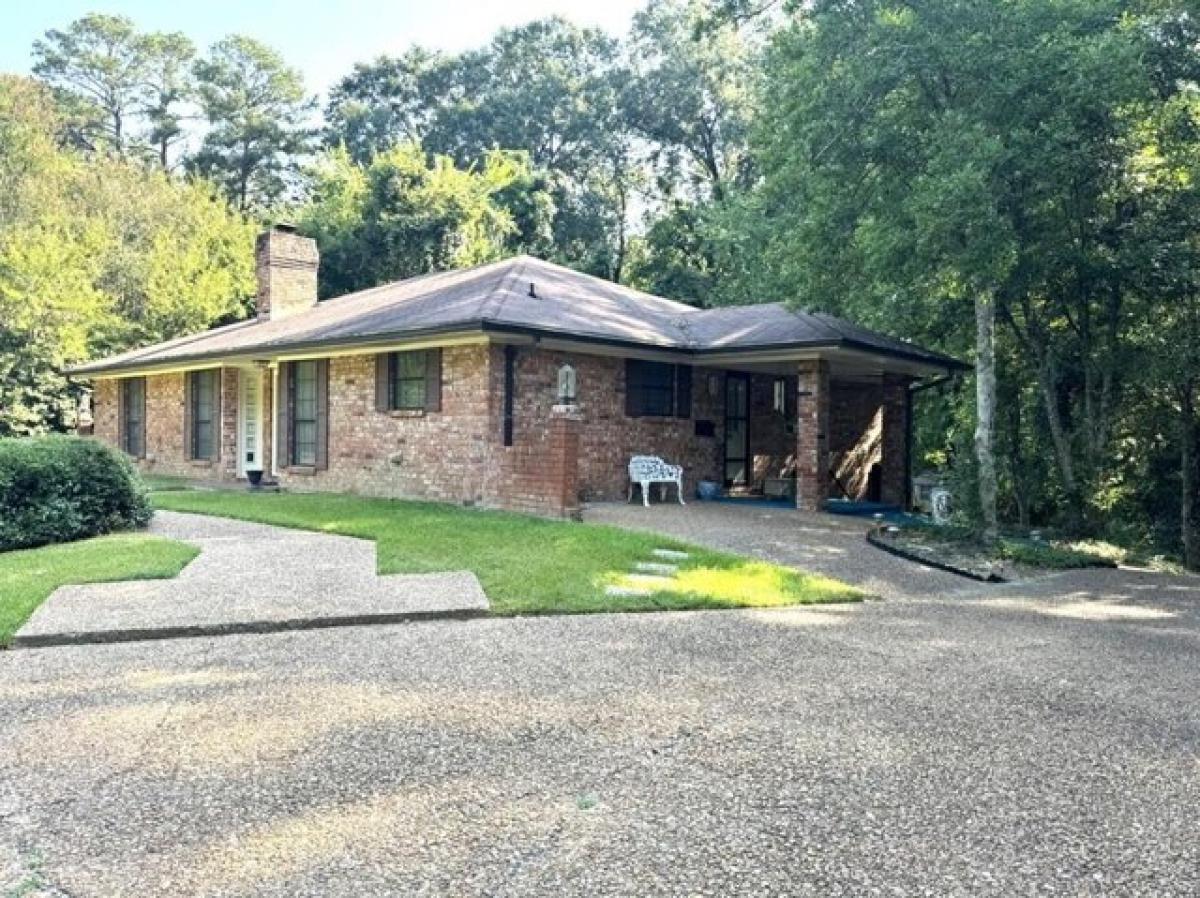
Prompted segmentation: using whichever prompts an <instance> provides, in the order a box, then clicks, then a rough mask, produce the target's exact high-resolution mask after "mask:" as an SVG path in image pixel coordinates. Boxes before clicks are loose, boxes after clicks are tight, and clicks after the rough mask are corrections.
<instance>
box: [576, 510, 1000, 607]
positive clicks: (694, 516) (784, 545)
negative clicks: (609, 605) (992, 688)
mask: <svg viewBox="0 0 1200 898" xmlns="http://www.w3.org/2000/svg"><path fill="white" fill-rule="evenodd" d="M583 518H584V520H585V521H589V522H594V523H599V524H613V525H615V526H618V527H626V528H629V529H632V530H648V531H651V532H654V533H662V534H665V535H667V536H672V537H675V538H677V539H682V540H686V541H688V542H694V543H698V544H700V545H703V546H710V547H712V548H714V549H722V550H724V551H727V552H737V553H739V554H742V555H749V556H751V557H753V558H761V559H763V560H765V561H770V562H773V563H775V564H784V565H788V566H790V567H795V568H801V569H803V570H807V571H813V572H815V573H820V574H827V575H829V576H831V577H836V578H838V579H839V580H843V581H845V582H847V583H852V584H854V585H855V586H858V587H861V588H862V589H865V590H866V591H868V592H870V593H872V594H873V595H877V596H880V597H882V598H886V599H923V598H929V597H932V596H944V595H946V594H947V593H951V592H961V591H965V590H969V589H975V590H977V589H978V587H979V584H974V583H971V581H968V580H965V579H963V578H962V577H958V576H955V575H954V574H949V573H946V572H944V571H938V570H934V569H932V568H925V567H922V566H920V565H918V564H914V563H913V562H910V561H905V560H903V559H900V558H896V557H895V556H893V555H889V554H888V553H886V552H883V551H881V550H879V549H876V548H875V547H874V546H872V545H870V544H869V543H868V542H867V541H866V538H865V534H866V531H867V528H868V526H869V521H866V520H863V519H861V518H853V517H844V516H838V515H832V514H824V513H814V512H804V511H797V510H796V509H795V508H792V507H790V506H789V505H778V504H774V505H765V504H764V503H762V502H753V501H749V500H747V501H741V500H731V501H720V502H700V501H689V503H688V504H687V505H686V506H680V505H677V504H675V503H674V502H665V503H662V504H652V505H651V506H650V507H649V508H645V507H643V506H642V504H641V502H640V501H639V502H636V503H632V504H625V503H619V502H598V503H593V504H590V505H587V506H586V507H585V508H584V510H583Z"/></svg>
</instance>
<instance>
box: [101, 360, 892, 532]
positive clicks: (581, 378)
mask: <svg viewBox="0 0 1200 898" xmlns="http://www.w3.org/2000/svg"><path fill="white" fill-rule="evenodd" d="M564 363H570V364H571V365H572V366H573V367H574V368H575V370H576V374H577V401H576V406H575V409H574V412H573V418H574V419H577V420H573V419H572V416H568V417H566V418H564V416H563V415H562V414H561V412H560V413H556V412H555V410H554V406H555V404H556V402H557V380H558V370H559V367H560V366H561V365H562V364H564ZM805 370H806V371H807V372H808V373H807V374H806V375H805V376H804V377H801V378H799V379H797V378H796V377H790V378H788V380H787V383H788V389H789V390H790V391H796V390H798V388H799V387H800V386H801V384H802V383H803V384H807V385H808V386H806V387H805V388H806V389H808V388H810V387H812V386H815V385H816V384H818V383H821V384H824V385H826V389H827V392H826V393H825V394H824V396H823V397H808V398H806V397H798V407H799V410H800V415H801V418H802V421H808V422H809V424H810V426H809V427H807V428H806V427H803V426H802V427H801V428H800V430H799V432H798V434H797V433H788V421H787V419H786V418H785V417H784V416H783V415H781V414H779V413H778V412H776V411H774V409H773V383H774V380H775V378H774V377H773V376H770V375H755V376H754V377H753V378H752V381H751V422H750V440H751V451H752V452H753V454H754V455H755V476H756V481H757V485H760V486H761V480H762V478H763V477H765V476H778V475H779V474H780V473H783V472H785V471H786V470H787V469H788V467H789V465H790V463H791V462H792V461H793V460H802V459H803V453H804V452H805V451H808V452H810V462H811V461H812V460H813V458H812V457H813V456H815V453H816V451H818V450H819V451H820V452H821V453H830V452H832V453H833V457H834V459H835V460H836V459H837V458H838V457H839V454H841V455H845V454H846V453H847V451H848V450H849V449H853V448H855V447H860V448H861V447H862V446H866V447H867V449H866V451H864V452H863V453H860V456H856V458H858V459H859V460H858V461H856V463H855V464H856V465H857V467H856V468H855V470H854V471H853V472H850V473H848V474H847V475H845V476H842V475H839V477H840V478H841V479H842V480H843V482H847V481H849V482H852V483H855V484H860V485H861V488H862V489H865V484H866V480H865V478H866V473H865V472H866V470H868V469H869V466H870V464H871V463H874V461H877V460H880V458H881V457H882V460H883V465H884V483H883V489H884V497H885V499H887V500H888V501H899V500H900V498H902V496H903V485H904V474H903V472H904V463H905V460H904V457H903V452H904V429H903V423H904V422H903V414H904V406H903V400H904V389H905V388H906V384H905V381H903V380H902V379H893V380H888V381H886V382H884V383H883V384H882V385H878V386H872V385H869V384H868V385H858V384H853V385H851V384H845V385H842V384H837V383H834V384H833V385H832V386H829V385H828V370H827V368H825V367H824V366H822V367H821V368H819V369H818V368H815V367H813V366H809V367H808V368H807V369H805ZM818 371H819V372H820V374H819V375H818V373H817V372H818ZM516 375H517V378H516V384H517V386H516V396H515V406H514V434H513V436H514V440H513V445H512V446H504V445H502V432H503V407H502V403H503V394H504V391H503V384H504V350H503V347H501V346H485V345H483V344H479V345H472V346H458V347H446V348H445V349H444V350H443V355H442V406H441V410H440V411H437V412H428V413H419V412H418V413H414V412H379V411H376V409H375V357H374V356H373V355H362V356H345V357H339V358H333V359H330V361H329V464H328V468H327V469H326V470H323V471H318V472H315V473H301V472H297V471H288V470H287V469H286V467H285V466H284V465H280V468H281V473H280V475H279V480H280V481H281V483H282V484H283V486H285V487H286V488H288V489H293V490H331V491H338V492H354V493H362V494H366V495H380V496H397V497H410V498H421V499H430V500H435V501H441V502H451V503H455V504H472V505H474V504H478V505H484V506H495V507H503V508H510V509H515V510H520V511H528V512H533V513H541V514H563V513H570V511H571V510H572V508H573V507H574V506H575V505H576V504H577V498H578V497H579V496H580V495H582V496H583V497H585V498H588V499H600V500H620V499H624V498H625V496H626V494H627V490H628V475H627V469H626V466H627V464H628V461H629V457H630V456H631V455H635V454H651V455H660V456H662V457H663V458H665V459H666V460H668V461H669V462H672V463H675V464H682V465H683V466H684V472H685V473H684V477H685V488H686V491H687V493H688V494H689V495H690V494H693V493H694V490H695V487H696V482H697V481H698V480H699V479H701V478H712V479H716V480H718V481H719V480H720V479H721V470H720V465H721V460H722V435H723V431H724V396H725V378H724V373H723V372H720V371H714V370H711V369H703V368H695V369H693V371H692V376H693V383H692V416H691V417H690V418H686V419H679V418H649V417H642V418H630V417H627V416H626V414H625V362H624V360H623V359H620V358H609V357H604V356H588V355H580V354H575V353H564V352H555V351H550V350H545V349H540V348H535V347H521V348H520V349H519V352H518V356H517V369H516ZM239 376H245V375H244V374H243V373H242V372H239V371H238V370H236V369H226V370H225V371H224V373H223V376H222V381H221V398H222V401H221V420H222V435H221V439H220V445H221V449H220V460H219V461H218V462H217V463H216V464H215V465H210V464H207V463H203V462H193V461H190V460H188V459H187V458H186V457H185V452H184V445H183V441H184V428H183V423H184V422H183V415H184V375H183V374H161V375H152V376H150V377H148V378H147V390H146V419H147V424H146V448H147V458H146V459H145V460H144V461H143V462H142V463H141V464H142V466H143V468H144V469H146V470H148V471H155V472H159V473H166V474H177V475H183V476H191V477H197V478H201V479H213V478H216V477H221V478H223V479H231V478H232V477H233V475H234V472H235V471H236V465H237V458H236V456H237V399H238V377H239ZM261 376H262V377H263V396H264V427H263V431H264V432H263V440H264V447H263V448H264V456H263V457H264V469H265V471H266V472H267V476H270V471H271V451H272V448H273V443H274V436H275V427H276V418H275V415H274V413H273V407H272V406H273V402H272V395H271V394H272V389H271V387H272V378H271V375H270V373H269V372H263V373H262V375H261ZM710 380H711V382H712V383H711V386H710ZM885 396H886V397H888V398H887V402H884V397H885ZM116 399H117V381H115V380H109V379H105V380H100V381H98V382H97V384H96V390H95V395H94V406H95V419H96V425H95V432H96V436H97V437H98V438H100V439H104V440H106V441H108V442H110V443H113V444H116V442H117V401H116ZM881 403H882V404H883V409H882V411H881V410H880V406H881ZM697 420H707V421H711V422H712V423H713V436H711V437H697V436H696V435H695V427H696V421H697ZM818 421H820V422H821V423H820V424H819V428H818V423H817V422H818ZM877 421H879V422H882V423H881V424H880V426H879V427H874V423H873V422H877ZM883 424H886V426H882V425H883ZM873 427H874V431H872V428H873ZM818 429H819V430H820V432H821V433H822V434H823V435H824V439H822V440H821V441H820V445H819V446H818V445H817V440H816V436H815V435H816V433H817V432H818ZM872 432H873V433H874V435H873V436H872V435H871V434H872ZM881 454H882V455H881ZM571 455H574V456H575V457H576V458H577V464H575V465H571V464H569V463H566V462H564V459H566V458H569V457H570V456H571ZM803 470H804V469H803V468H802V473H803ZM803 482H804V480H803V476H802V477H801V483H802V484H803ZM856 488H857V487H856ZM815 495H816V492H815V490H814V491H812V492H810V495H809V499H810V500H811V499H812V498H813V497H814V496H815ZM893 496H895V497H897V498H891V497H893ZM801 498H802V499H803V497H801Z"/></svg>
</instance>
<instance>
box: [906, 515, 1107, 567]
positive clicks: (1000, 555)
mask: <svg viewBox="0 0 1200 898" xmlns="http://www.w3.org/2000/svg"><path fill="white" fill-rule="evenodd" d="M901 534H902V535H903V536H904V537H905V538H906V539H909V540H912V539H915V540H917V541H919V542H922V543H924V544H925V545H927V546H931V547H936V546H938V545H939V544H940V545H943V546H946V547H948V548H950V549H952V550H954V551H956V552H959V553H962V554H964V555H974V556H977V557H978V559H979V560H981V561H1008V562H1012V563H1014V564H1020V565H1025V566H1027V567H1034V568H1045V569H1048V570H1068V569H1071V568H1086V567H1116V565H1117V564H1118V563H1119V562H1121V561H1122V560H1123V555H1121V554H1118V553H1117V552H1115V551H1113V549H1115V547H1109V548H1108V550H1106V549H1104V548H1102V547H1101V546H1099V545H1098V544H1089V543H1083V542H1075V543H1072V542H1067V541H1063V540H1048V539H1037V540H1035V539H1031V538H1029V537H1028V536H1027V535H1024V534H1021V533H1016V532H1007V533H1005V532H1002V533H1001V534H1000V536H999V538H998V539H997V540H996V541H995V542H994V543H992V544H991V545H986V544H984V543H983V542H982V541H981V540H980V539H979V536H978V534H976V533H975V532H974V531H973V530H971V529H970V528H968V527H962V526H958V525H937V524H905V525H904V526H903V527H902V528H901Z"/></svg>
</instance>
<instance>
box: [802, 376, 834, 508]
mask: <svg viewBox="0 0 1200 898" xmlns="http://www.w3.org/2000/svg"><path fill="white" fill-rule="evenodd" d="M797 373H798V374H799V377H798V378H797V380H798V383H797V395H796V507H797V508H800V509H804V510H805V511H820V509H821V505H822V503H824V501H825V500H826V499H827V498H828V497H829V363H828V362H826V361H824V360H821V359H818V360H816V361H812V362H801V363H800V364H799V367H798V368H797Z"/></svg>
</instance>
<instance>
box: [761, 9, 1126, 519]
mask: <svg viewBox="0 0 1200 898" xmlns="http://www.w3.org/2000/svg"><path fill="white" fill-rule="evenodd" d="M1121 9H1122V4H1121V3H1119V2H1117V0H1111V2H1094V0H1087V2H1082V0H1050V2H1039V3H1033V2H1024V0H1014V2H1007V3H994V2H991V0H971V2H965V3H957V4H950V5H947V4H943V3H937V2H931V0H907V2H900V3H883V2H875V0H862V2H856V3H849V4H847V3H841V2H832V0H829V2H818V3H815V4H814V5H813V7H812V9H811V12H810V15H809V16H807V17H806V18H805V20H804V21H803V23H799V24H796V25H794V26H792V27H791V28H790V29H788V30H787V31H786V32H785V33H784V34H782V35H781V37H780V38H779V40H778V41H777V42H776V46H775V48H774V53H773V56H772V60H771V63H770V70H769V73H768V77H769V78H770V80H771V86H770V88H769V90H768V93H767V99H766V102H765V104H764V116H763V121H762V124H761V127H760V129H759V131H758V134H759V146H760V147H761V153H760V155H761V159H762V163H763V167H764V170H765V172H766V184H765V187H764V191H763V193H762V196H761V198H760V199H761V205H760V207H759V208H760V211H762V212H763V213H764V214H766V215H768V216H770V218H771V226H772V229H773V231H774V232H775V233H776V234H777V235H778V237H777V238H776V239H774V240H772V243H773V246H772V247H771V248H770V249H769V251H768V253H769V261H767V262H766V265H768V266H771V265H774V266H777V268H776V286H777V288H781V289H789V290H790V291H792V292H793V293H797V292H798V293H799V294H800V295H801V296H804V297H805V301H806V302H811V303H815V304H824V305H829V306H836V307H841V308H848V307H849V308H852V309H853V308H862V307H864V306H867V305H874V306H875V308H876V309H878V310H879V311H881V312H882V313H883V314H885V315H886V314H889V309H891V308H894V307H896V306H897V305H900V306H910V305H911V306H915V307H919V308H921V307H927V306H928V304H929V302H930V298H934V299H935V300H936V301H937V302H939V303H948V304H954V305H956V306H959V307H962V306H963V305H964V304H966V305H969V306H970V307H973V309H974V314H973V316H972V318H973V325H974V333H975V340H974V343H975V363H976V402H975V405H976V415H977V428H976V437H975V445H976V456H977V459H976V460H977V467H978V474H979V477H978V479H979V493H980V496H979V499H980V504H981V509H982V511H981V513H982V520H983V530H984V532H985V533H987V534H994V533H995V530H996V522H997V516H996V510H995V508H996V506H995V503H996V476H995V459H994V454H993V446H992V443H993V433H994V429H995V424H994V415H995V369H994V358H995V341H996V339H997V337H996V332H995V326H996V321H997V317H998V316H999V319H1000V320H1002V321H1003V322H1004V323H1005V324H1006V325H1007V326H1009V328H1010V331H1011V332H1012V333H1013V334H1014V335H1015V334H1018V333H1019V334H1020V336H1021V337H1022V338H1026V339H1027V340H1028V346H1026V347H1025V348H1026V352H1027V353H1028V354H1029V356H1030V357H1031V358H1033V359H1034V360H1035V362H1037V363H1038V364H1039V365H1040V366H1041V367H1043V368H1045V367H1046V364H1045V360H1046V359H1052V356H1050V354H1049V350H1050V347H1051V346H1052V343H1051V342H1050V340H1049V334H1050V333H1051V332H1052V328H1053V325H1051V324H1050V321H1052V320H1053V318H1052V317H1050V316H1053V315H1055V314H1067V313H1066V312H1065V311H1064V312H1060V313H1055V312H1053V311H1051V309H1052V308H1053V309H1059V310H1064V309H1065V308H1066V304H1068V303H1072V304H1073V308H1075V309H1080V308H1082V305H1081V303H1080V302H1076V301H1075V300H1076V299H1077V298H1079V296H1078V294H1076V295H1075V296H1072V294H1071V293H1070V292H1069V291H1068V290H1066V289H1064V288H1065V287H1067V286H1070V285H1073V284H1075V283H1077V278H1078V276H1079V274H1080V272H1081V271H1082V270H1083V267H1084V266H1085V263H1086V258H1087V257H1089V256H1090V257H1092V258H1095V257H1098V256H1099V255H1100V235H1101V234H1102V232H1103V230H1104V228H1105V226H1106V224H1107V222H1108V221H1110V220H1111V218H1110V217H1109V214H1110V212H1111V211H1112V203H1111V199H1110V196H1111V192H1112V189H1113V187H1114V178H1115V177H1116V176H1114V175H1112V174H1111V173H1112V172H1114V171H1119V165H1118V164H1117V163H1118V162H1119V160H1120V158H1121V156H1122V153H1123V152H1124V149H1123V144H1122V142H1123V139H1124V136H1125V134H1126V129H1127V128H1128V124H1127V122H1126V121H1125V120H1124V119H1123V118H1122V117H1121V116H1120V114H1119V111H1120V110H1122V109H1124V108H1127V107H1129V106H1131V105H1136V104H1137V103H1138V102H1140V101H1141V100H1142V99H1144V98H1145V96H1146V92H1147V80H1146V78H1145V76H1144V72H1142V71H1141V70H1140V69H1139V67H1138V58H1139V51H1140V50H1141V46H1140V38H1139V37H1138V35H1137V33H1136V30H1135V29H1132V28H1129V27H1128V26H1127V22H1126V20H1124V19H1122V16H1121V14H1120V13H1121ZM1081 245H1082V246H1083V250H1082V253H1081V252H1080V250H1079V247H1080V246H1081ZM780 276H781V277H780ZM784 285H787V286H786V287H785V286H784ZM1104 289H1105V287H1104V285H1103V283H1100V284H1097V283H1094V282H1089V283H1088V285H1087V288H1086V294H1087V295H1086V300H1083V301H1086V302H1088V303H1095V302H1100V301H1102V296H1103V293H1104ZM1026 310H1028V311H1029V313H1030V314H1029V316H1028V317H1026V316H1025V312H1026ZM1043 312H1044V313H1045V314H1043ZM958 321H959V326H960V327H964V328H965V327H966V326H968V325H967V319H966V318H965V317H964V318H959V319H958ZM1031 323H1033V326H1034V327H1036V328H1040V329H1042V331H1034V330H1032V329H1031V327H1030V324H1031ZM1039 353H1044V355H1043V357H1042V359H1041V360H1039ZM1043 380H1046V381H1051V380H1053V373H1052V371H1051V373H1049V374H1047V375H1045V376H1044V378H1043ZM1043 392H1044V396H1043V399H1044V402H1043V410H1044V411H1045V412H1046V414H1047V415H1048V416H1049V417H1050V419H1051V431H1052V432H1053V430H1054V429H1055V426H1054V422H1053V417H1054V408H1053V406H1054V401H1055V396H1054V395H1052V391H1051V390H1049V389H1046V390H1044V391H1043ZM1065 458H1066V456H1065V455H1062V454H1061V453H1060V461H1062V460H1063V459H1065ZM1060 468H1062V470H1061V472H1060V473H1061V474H1062V476H1063V485H1064V490H1065V492H1066V494H1067V505H1068V506H1069V507H1074V508H1078V500H1077V495H1078V493H1077V492H1076V491H1075V490H1074V489H1073V487H1072V484H1071V483H1070V478H1069V476H1068V475H1069V473H1070V470H1069V467H1067V466H1063V465H1060Z"/></svg>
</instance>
